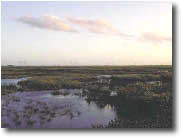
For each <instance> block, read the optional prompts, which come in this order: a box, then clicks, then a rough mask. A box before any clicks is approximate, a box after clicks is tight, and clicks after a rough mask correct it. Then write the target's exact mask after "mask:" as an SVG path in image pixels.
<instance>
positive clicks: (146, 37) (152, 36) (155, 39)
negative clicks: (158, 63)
mask: <svg viewBox="0 0 181 137" xmlns="http://www.w3.org/2000/svg"><path fill="white" fill-rule="evenodd" d="M139 40H141V41H147V42H152V43H162V42H171V41H172V37H166V36H161V35H158V34H156V33H150V32H146V33H143V34H142V35H141V36H140V38H139Z"/></svg>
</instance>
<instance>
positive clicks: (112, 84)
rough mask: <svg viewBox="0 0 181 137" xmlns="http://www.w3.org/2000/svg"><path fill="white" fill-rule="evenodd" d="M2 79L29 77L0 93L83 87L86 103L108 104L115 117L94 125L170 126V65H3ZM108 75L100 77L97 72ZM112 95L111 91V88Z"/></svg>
mask: <svg viewBox="0 0 181 137" xmlns="http://www.w3.org/2000/svg"><path fill="white" fill-rule="evenodd" d="M1 74H2V76H1V77H2V79H7V78H22V77H28V79H27V80H24V81H20V82H19V83H18V85H19V86H18V87H17V86H13V85H10V86H1V90H2V92H1V94H2V95H7V94H10V93H14V92H17V91H21V92H25V91H42V92H43V91H44V90H54V92H52V95H55V96H56V95H60V94H61V93H60V92H59V91H58V90H59V89H83V96H84V97H85V98H86V101H87V102H88V103H90V102H92V101H93V102H96V104H97V105H98V106H99V107H102V108H104V107H105V106H106V105H107V104H109V105H110V106H111V107H112V108H114V109H115V111H116V113H117V118H116V119H114V120H111V121H110V122H109V124H108V125H93V127H94V128H172V127H173V119H172V116H173V114H172V108H173V107H172V105H173V103H172V102H173V91H172V66H123V67H120V66H92V67H89V66H84V67H16V66H12V67H5V66H4V67H2V72H1ZM100 75H111V77H110V78H109V79H105V80H104V81H102V80H100V79H99V78H98V77H97V76H100ZM113 91H114V92H115V93H116V94H115V95H111V93H112V92H113ZM64 94H65V95H66V93H64Z"/></svg>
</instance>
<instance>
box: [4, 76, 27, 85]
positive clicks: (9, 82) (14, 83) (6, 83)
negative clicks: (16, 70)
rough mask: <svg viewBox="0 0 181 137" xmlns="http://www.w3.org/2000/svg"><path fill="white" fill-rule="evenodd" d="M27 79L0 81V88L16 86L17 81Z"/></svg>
mask: <svg viewBox="0 0 181 137" xmlns="http://www.w3.org/2000/svg"><path fill="white" fill-rule="evenodd" d="M27 79H28V78H18V79H1V86H7V85H17V84H18V82H19V81H23V80H27Z"/></svg>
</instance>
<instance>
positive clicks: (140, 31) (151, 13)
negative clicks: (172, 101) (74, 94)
mask: <svg viewBox="0 0 181 137" xmlns="http://www.w3.org/2000/svg"><path fill="white" fill-rule="evenodd" d="M1 11H2V12H1V14H2V15H1V25H2V29H1V30H2V31H1V34H2V35H1V40H2V41H1V42H2V43H1V45H2V46H1V65H10V64H11V65H38V66H41V65H61V66H65V65H172V5H171V4H170V3H163V2H162V3H159V2H70V1H69V2H2V3H1Z"/></svg>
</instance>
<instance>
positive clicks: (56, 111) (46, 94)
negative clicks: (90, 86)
mask: <svg viewBox="0 0 181 137" xmlns="http://www.w3.org/2000/svg"><path fill="white" fill-rule="evenodd" d="M66 91H67V92H68V93H69V94H67V95H66V96H63V95H56V96H55V95H51V92H52V91H33V92H17V93H15V94H11V95H8V96H7V97H3V99H2V100H3V101H2V122H6V124H8V125H9V127H12V128H26V127H32V128H91V127H92V125H97V124H103V125H107V124H108V122H109V121H110V120H113V119H114V118H116V117H117V116H116V112H115V111H114V109H113V108H112V107H111V106H110V105H109V104H107V105H106V106H104V107H99V106H98V105H97V104H96V103H95V102H93V101H92V102H87V101H86V97H83V96H82V95H81V93H82V90H81V89H66ZM79 93H80V94H79ZM10 98H12V99H10ZM14 98H15V99H14ZM16 98H18V99H19V100H18V101H17V99H16ZM13 100H15V101H13ZM27 106H29V107H31V110H35V109H36V110H38V111H36V112H34V111H31V115H29V114H30V112H29V109H27V108H28V107H27ZM9 110H11V112H12V114H11V115H8V112H9ZM13 113H15V114H16V115H18V118H19V121H21V124H19V125H17V124H16V123H17V121H13V118H14V116H13ZM25 114H27V115H29V117H28V118H26V117H25V116H24V115H25ZM29 119H31V121H34V122H33V124H31V125H29V124H28V122H27V121H28V120H29Z"/></svg>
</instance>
